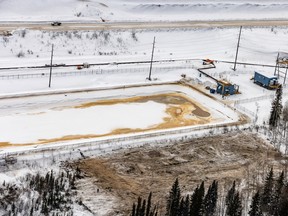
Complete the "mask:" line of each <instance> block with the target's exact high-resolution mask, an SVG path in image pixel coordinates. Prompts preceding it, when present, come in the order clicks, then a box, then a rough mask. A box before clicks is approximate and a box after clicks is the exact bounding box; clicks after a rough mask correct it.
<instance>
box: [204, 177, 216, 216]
mask: <svg viewBox="0 0 288 216" xmlns="http://www.w3.org/2000/svg"><path fill="white" fill-rule="evenodd" d="M217 199H218V182H216V181H215V180H214V181H213V182H212V184H211V185H210V186H209V188H208V191H207V194H206V196H205V199H204V215H205V216H213V215H214V214H215V211H216V204H217Z"/></svg>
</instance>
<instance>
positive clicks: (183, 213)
mask: <svg viewBox="0 0 288 216" xmlns="http://www.w3.org/2000/svg"><path fill="white" fill-rule="evenodd" d="M189 203H190V202H189V195H187V196H186V198H184V197H183V198H182V199H181V202H180V206H179V216H189Z"/></svg>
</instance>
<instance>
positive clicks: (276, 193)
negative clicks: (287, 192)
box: [270, 171, 284, 216]
mask: <svg viewBox="0 0 288 216" xmlns="http://www.w3.org/2000/svg"><path fill="white" fill-rule="evenodd" d="M283 187H284V171H282V172H281V173H280V175H279V178H278V179H277V181H276V184H275V189H274V190H273V195H272V201H271V212H270V213H271V215H275V216H277V215H279V214H278V212H279V201H280V197H281V195H282V191H283Z"/></svg>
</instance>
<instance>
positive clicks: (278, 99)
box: [269, 85, 283, 128]
mask: <svg viewBox="0 0 288 216" xmlns="http://www.w3.org/2000/svg"><path fill="white" fill-rule="evenodd" d="M282 108H283V106H282V86H281V85H280V86H279V87H278V88H277V90H276V96H275V98H274V100H273V101H272V109H271V113H270V118H269V126H270V127H271V128H274V127H276V126H277V124H278V122H279V120H280V117H281V114H282Z"/></svg>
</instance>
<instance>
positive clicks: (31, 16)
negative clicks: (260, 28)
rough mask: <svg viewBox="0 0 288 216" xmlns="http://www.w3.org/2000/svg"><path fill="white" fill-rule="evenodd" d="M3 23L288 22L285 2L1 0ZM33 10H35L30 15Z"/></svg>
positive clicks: (249, 0)
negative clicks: (103, 21)
mask: <svg viewBox="0 0 288 216" xmlns="http://www.w3.org/2000/svg"><path fill="white" fill-rule="evenodd" d="M0 4H1V7H0V20H1V21H51V20H62V21H64V20H66V21H83V20H84V21H87V20H88V21H93V22H101V18H102V19H104V20H106V21H109V22H114V21H116V22H117V21H143V20H145V21H155V20H161V21H171V20H173V21H175V20H227V19H231V20H236V19H245V20H249V19H287V18H288V14H287V13H286V11H287V9H288V4H287V1H285V0H277V1H271V0H233V1H231V0H206V1H201V0H188V1H187V0H178V1H175V0H168V1H167V0H156V1H152V0H149V1H139V0H102V1H96V0H90V1H81V0H58V1H54V0H41V1H35V0H25V1H19V0H1V1H0ZM31 11H33V12H32V13H31Z"/></svg>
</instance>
